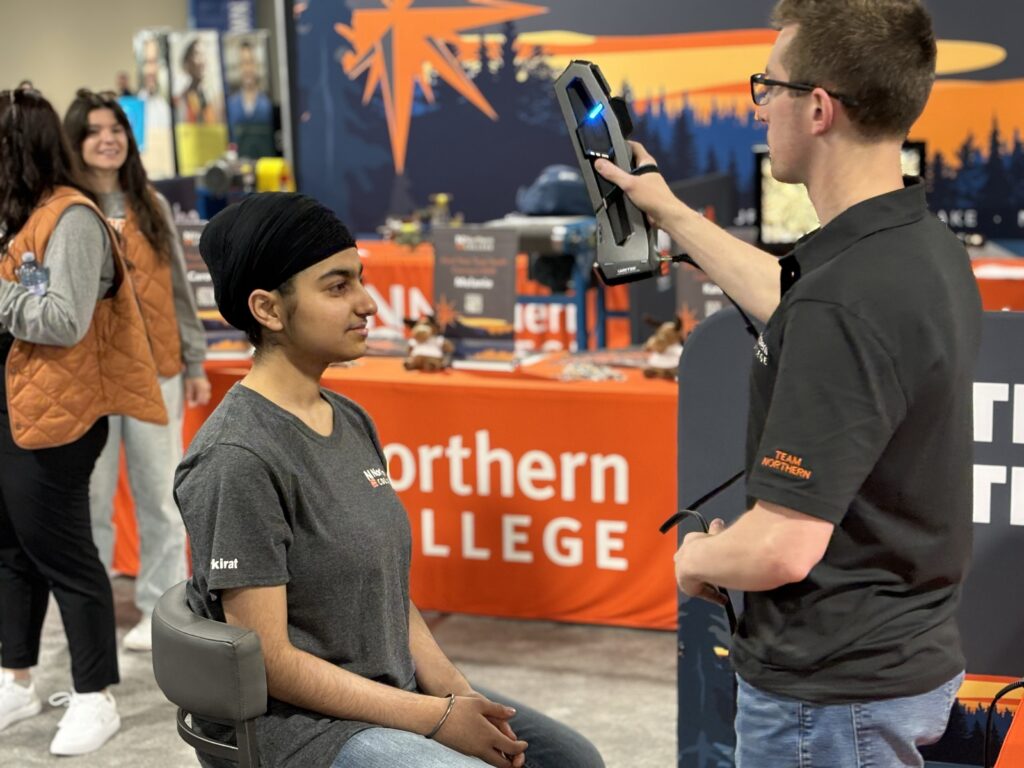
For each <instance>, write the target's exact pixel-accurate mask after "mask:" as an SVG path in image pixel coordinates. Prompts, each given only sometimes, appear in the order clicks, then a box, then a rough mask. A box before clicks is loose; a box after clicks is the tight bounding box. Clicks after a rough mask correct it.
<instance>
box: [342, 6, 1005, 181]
mask: <svg viewBox="0 0 1024 768" xmlns="http://www.w3.org/2000/svg"><path fill="white" fill-rule="evenodd" d="M381 3H382V4H381V6H380V8H369V9H359V10H356V11H353V13H352V17H351V20H350V24H349V25H345V24H337V25H335V29H336V31H337V32H338V34H339V35H340V36H342V37H344V38H345V39H346V40H348V42H349V44H350V45H351V46H352V49H353V50H352V51H350V52H349V53H347V54H346V56H345V57H344V59H343V67H344V69H345V71H346V73H347V74H348V76H349V77H351V78H352V79H353V80H356V79H359V78H365V82H364V103H366V102H367V101H369V99H370V98H371V97H372V96H373V95H374V93H376V92H377V91H380V93H381V94H382V96H383V99H384V103H385V114H386V116H387V121H388V131H389V134H390V138H391V145H392V152H393V157H394V160H395V168H396V171H397V172H399V173H401V172H402V170H403V168H404V166H405V153H406V149H407V146H408V140H409V132H410V130H414V129H415V128H414V126H413V124H412V102H413V94H414V90H415V88H416V87H417V85H418V86H419V87H420V88H421V89H422V91H423V93H424V95H425V97H426V98H427V99H428V100H430V101H432V100H433V92H432V83H436V82H437V80H439V79H440V80H444V81H445V82H447V83H448V84H449V85H451V86H452V87H453V88H455V89H456V90H457V91H459V92H460V93H461V94H462V95H463V96H464V97H465V98H466V99H467V100H468V101H470V103H472V104H474V105H475V106H476V107H477V108H478V109H480V110H481V111H482V112H484V113H485V114H487V115H488V116H489V117H491V118H492V119H495V120H500V119H501V115H498V114H497V113H495V112H494V110H493V108H492V107H491V105H490V104H489V103H488V102H487V99H486V95H485V94H483V93H482V92H480V91H479V90H478V89H477V87H476V85H475V84H474V83H473V81H472V79H471V78H470V77H468V76H466V75H465V74H464V73H463V72H461V70H462V68H463V67H460V66H458V64H460V63H461V64H462V65H463V66H464V67H465V68H466V69H468V70H469V71H470V74H472V73H473V72H474V68H476V67H478V66H479V56H480V44H481V35H480V34H478V33H474V32H473V30H474V29H475V28H479V27H481V26H492V27H493V26H494V25H497V24H501V23H502V22H505V21H515V20H519V19H523V18H527V17H530V16H537V15H542V14H544V13H546V10H547V9H546V8H543V7H541V6H537V5H527V4H525V3H519V2H510V1H509V0H466V5H464V6H446V7H431V6H425V7H419V6H417V5H416V2H415V0H381ZM776 34H777V33H776V32H775V31H774V30H771V29H738V30H723V31H717V32H695V33H676V34H662V35H625V36H600V37H597V36H591V35H586V34H581V33H578V32H572V31H563V30H547V31H542V32H528V33H524V34H521V35H519V37H518V38H517V40H516V55H517V60H518V61H519V62H520V63H521V64H523V63H528V62H529V60H530V58H531V57H532V56H533V55H534V54H536V53H540V54H541V55H542V56H543V57H544V59H545V60H546V62H547V63H548V64H549V66H550V67H551V68H552V69H553V70H554V71H555V72H560V71H561V70H562V68H564V66H565V65H567V64H568V63H569V61H571V60H572V59H587V60H590V61H593V62H595V63H597V64H598V65H599V66H600V67H601V69H602V71H603V72H604V73H605V76H606V78H607V79H608V81H609V84H610V85H611V87H612V89H613V91H616V92H617V91H619V90H620V89H621V88H622V86H623V84H624V83H626V82H628V83H629V85H630V87H631V89H632V95H633V99H634V102H633V103H634V109H635V111H636V112H637V113H639V114H643V113H644V112H645V111H646V110H647V109H649V108H651V106H652V104H656V105H658V107H659V108H662V109H666V110H668V111H669V112H670V113H675V112H678V111H679V110H680V109H681V108H682V107H683V105H684V104H686V105H688V106H689V107H690V108H691V109H693V111H694V113H695V115H696V118H697V120H698V121H707V120H708V119H709V118H710V116H711V114H712V112H713V111H716V110H717V111H719V112H731V113H735V114H737V115H740V116H746V117H750V116H751V113H752V110H753V105H752V104H751V102H750V97H749V87H748V84H747V83H748V78H749V76H750V74H751V73H752V72H756V71H760V70H762V69H763V68H764V64H765V61H766V60H767V58H768V53H769V51H770V49H771V46H772V43H773V42H774V40H775V36H776ZM482 39H483V42H484V44H485V46H486V48H487V52H488V57H489V59H490V60H491V62H492V64H493V63H494V62H497V61H498V60H499V59H500V57H501V48H502V45H503V43H504V36H503V35H502V34H488V35H486V36H484V37H483V38H482ZM447 44H452V45H454V46H455V47H456V49H457V51H458V53H457V59H458V60H457V61H456V59H455V58H454V57H451V56H449V55H448V51H447ZM1005 56H1006V52H1005V50H1003V49H1002V48H1000V47H999V46H996V45H992V44H988V43H979V42H970V41H958V40H941V41H939V62H938V70H939V75H940V79H939V81H938V82H937V83H936V86H935V89H934V91H933V93H932V98H931V100H930V101H929V104H928V107H927V109H926V110H925V113H924V114H923V115H922V117H921V119H920V120H919V121H918V123H917V125H916V126H915V127H914V129H913V131H912V132H911V138H913V139H918V140H923V141H925V142H927V144H928V151H929V154H934V153H935V152H942V153H943V154H944V155H945V156H946V159H947V160H952V159H953V158H954V157H955V155H956V150H957V149H958V148H959V146H960V145H961V144H962V143H963V141H964V139H965V138H966V136H967V135H968V134H969V133H970V134H973V135H974V137H975V143H976V145H978V146H979V147H981V148H982V150H983V151H984V152H985V153H987V151H988V136H989V132H990V131H991V129H992V124H993V120H995V121H998V124H999V126H1000V129H1001V134H1002V140H1003V142H1004V146H1005V149H1006V150H1008V149H1009V148H1010V146H1012V144H1011V143H1012V140H1013V134H1014V130H1018V129H1020V130H1024V78H1020V79H1014V80H1004V81H990V82H985V81H972V80H970V79H969V77H970V74H971V73H973V72H980V71H983V70H984V69H986V68H988V67H991V66H993V65H995V64H998V63H1000V62H1001V61H1003V60H1004V59H1005Z"/></svg>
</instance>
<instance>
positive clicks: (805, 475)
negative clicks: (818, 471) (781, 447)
mask: <svg viewBox="0 0 1024 768" xmlns="http://www.w3.org/2000/svg"><path fill="white" fill-rule="evenodd" d="M761 466H762V467H765V468H766V469H770V470H772V471H773V472H778V473H779V474H782V475H791V476H793V477H795V478H797V479H798V480H810V479H811V475H813V474H814V473H813V472H812V471H811V470H809V469H807V468H806V467H805V466H804V460H803V457H802V456H794V455H793V454H792V453H786V452H785V451H775V455H774V456H764V457H763V458H762V459H761Z"/></svg>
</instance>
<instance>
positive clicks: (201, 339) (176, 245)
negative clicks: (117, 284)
mask: <svg viewBox="0 0 1024 768" xmlns="http://www.w3.org/2000/svg"><path fill="white" fill-rule="evenodd" d="M156 198H157V204H158V205H159V206H160V212H161V213H162V214H163V216H164V219H165V220H166V222H167V226H168V227H169V229H170V231H171V254H170V257H171V292H172V295H173V297H174V316H175V318H176V319H177V321H178V335H179V336H180V337H181V358H182V361H183V362H184V363H185V401H186V402H187V403H188V405H206V404H207V403H208V402H210V382H209V380H208V379H207V378H206V371H205V370H204V368H203V361H204V360H205V359H206V332H205V331H204V330H203V324H202V321H200V319H199V308H198V307H197V306H196V300H195V296H193V295H192V289H191V288H190V287H189V284H188V275H187V274H186V268H185V253H184V251H183V250H182V247H181V238H180V237H179V236H178V228H177V226H176V225H175V223H174V214H173V213H172V212H171V206H170V204H168V202H167V200H166V199H165V198H164V196H163V195H161V194H157V196H156Z"/></svg>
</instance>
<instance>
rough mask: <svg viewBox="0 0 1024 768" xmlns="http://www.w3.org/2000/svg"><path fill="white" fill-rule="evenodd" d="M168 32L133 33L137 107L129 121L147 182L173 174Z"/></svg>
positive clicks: (172, 127)
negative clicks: (137, 86)
mask: <svg viewBox="0 0 1024 768" xmlns="http://www.w3.org/2000/svg"><path fill="white" fill-rule="evenodd" d="M167 34H168V33H167V31H166V30H160V29H143V30H141V31H139V32H137V33H136V34H135V37H134V38H133V40H132V48H133V50H134V51H135V64H136V80H137V82H138V84H139V90H138V93H136V97H137V102H136V103H137V104H138V105H139V106H140V109H139V111H138V115H137V117H136V119H135V120H134V121H133V122H132V128H133V129H134V130H135V140H136V142H137V143H138V145H139V153H140V154H141V155H142V165H143V166H144V167H145V169H146V174H147V175H148V176H149V178H150V179H154V180H155V179H169V178H172V177H173V176H174V175H175V162H174V121H173V119H172V117H171V71H170V64H169V62H168V60H167Z"/></svg>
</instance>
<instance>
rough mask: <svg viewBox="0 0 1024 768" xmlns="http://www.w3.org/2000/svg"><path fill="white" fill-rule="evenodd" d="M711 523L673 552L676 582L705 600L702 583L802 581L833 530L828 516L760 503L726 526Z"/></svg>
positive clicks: (762, 587)
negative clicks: (708, 530)
mask: <svg viewBox="0 0 1024 768" xmlns="http://www.w3.org/2000/svg"><path fill="white" fill-rule="evenodd" d="M715 523H716V524H713V525H712V526H711V527H710V533H699V532H698V533H690V534H687V536H686V537H685V538H684V539H683V544H682V546H680V547H679V550H678V551H677V552H676V556H675V564H676V581H677V583H678V584H679V588H680V589H681V590H682V591H683V592H685V593H686V594H687V595H689V596H690V597H703V598H708V597H709V595H708V594H707V585H715V586H718V587H724V588H726V589H740V590H743V591H744V592H763V591H767V590H771V589H777V588H779V587H781V586H784V585H786V584H794V583H796V582H800V581H803V580H804V579H806V578H807V574H809V573H810V572H811V569H812V568H814V566H815V565H817V564H818V563H819V562H820V561H821V558H822V557H824V555H825V550H826V549H827V548H828V543H829V540H830V539H831V538H832V531H833V530H834V529H835V526H834V525H833V524H832V523H830V522H828V521H827V520H822V519H820V518H816V517H811V516H810V515H805V514H803V513H801V512H797V511H796V510H795V509H789V508H788V507H783V506H781V505H779V504H771V503H768V502H762V501H759V502H757V503H756V504H755V505H754V506H753V507H752V508H751V509H750V510H749V511H748V512H747V513H746V514H744V515H743V516H741V517H740V518H739V520H737V521H736V522H735V523H733V524H732V525H731V526H730V527H728V528H725V527H724V526H723V525H722V524H721V521H715ZM711 598H712V599H713V601H715V602H717V600H714V596H713V595H712V596H711Z"/></svg>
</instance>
